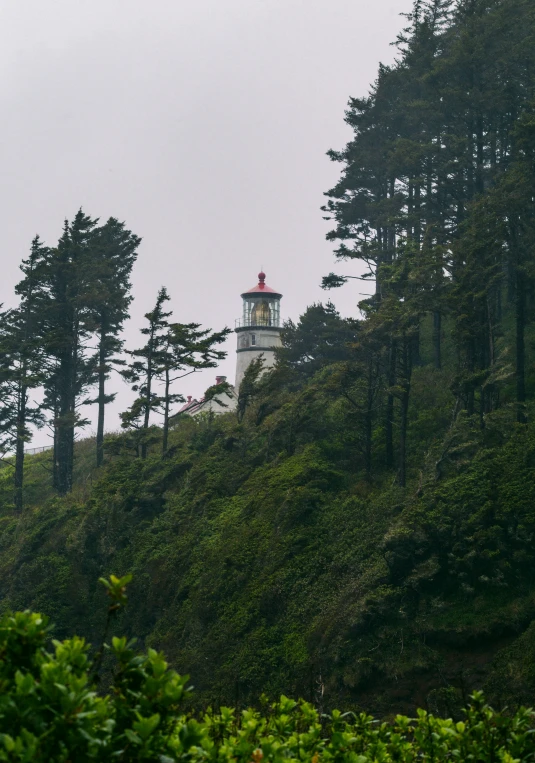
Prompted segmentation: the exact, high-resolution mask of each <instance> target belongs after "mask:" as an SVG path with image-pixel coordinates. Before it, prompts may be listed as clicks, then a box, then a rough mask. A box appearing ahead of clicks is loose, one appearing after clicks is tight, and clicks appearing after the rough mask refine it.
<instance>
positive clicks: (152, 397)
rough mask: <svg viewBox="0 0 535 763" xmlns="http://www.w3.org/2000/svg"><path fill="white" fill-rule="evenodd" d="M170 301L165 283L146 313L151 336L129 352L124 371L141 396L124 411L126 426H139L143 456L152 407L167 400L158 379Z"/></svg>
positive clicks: (123, 422)
mask: <svg viewBox="0 0 535 763" xmlns="http://www.w3.org/2000/svg"><path fill="white" fill-rule="evenodd" d="M168 301H169V295H168V293H167V289H166V288H165V287H164V286H162V288H161V289H160V291H159V292H158V296H157V298H156V304H155V305H154V308H153V309H152V310H151V311H150V312H148V313H145V318H146V320H147V322H148V326H146V327H144V328H142V329H141V333H142V334H143V336H146V337H147V341H146V343H145V344H144V345H143V347H140V348H139V349H137V350H129V351H128V355H130V357H131V358H133V360H132V362H131V363H130V364H129V365H128V366H127V368H125V369H124V370H123V371H121V373H122V375H123V378H124V379H125V380H126V381H127V382H129V383H130V384H131V386H132V390H133V391H134V392H136V393H137V397H136V399H135V400H134V402H133V403H132V405H131V406H130V407H129V408H128V410H127V411H125V412H124V413H122V414H121V422H122V423H121V426H122V427H123V429H131V428H133V429H137V430H138V432H139V434H140V438H139V448H140V455H141V458H146V456H147V444H148V438H147V435H148V430H149V422H150V414H151V411H155V410H158V408H159V407H160V406H161V404H162V402H163V400H162V398H161V397H160V396H158V395H157V393H156V389H155V387H156V382H157V380H158V377H159V375H160V374H161V373H162V371H163V367H162V360H163V356H164V354H165V347H166V345H167V335H168V330H169V323H168V321H167V318H168V317H169V316H170V315H171V312H165V310H164V305H165V303H166V302H168Z"/></svg>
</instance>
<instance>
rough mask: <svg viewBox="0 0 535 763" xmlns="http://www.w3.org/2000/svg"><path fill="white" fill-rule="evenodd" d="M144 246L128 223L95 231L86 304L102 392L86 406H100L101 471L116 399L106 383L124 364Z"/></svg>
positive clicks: (98, 454)
mask: <svg viewBox="0 0 535 763" xmlns="http://www.w3.org/2000/svg"><path fill="white" fill-rule="evenodd" d="M140 243H141V239H140V238H139V237H138V236H136V235H134V234H133V233H132V232H131V231H129V230H128V229H126V228H125V224H124V223H122V222H119V221H118V220H116V219H115V218H114V217H110V219H109V220H108V221H107V222H106V224H105V225H103V226H101V227H100V228H97V229H96V230H95V231H94V236H93V239H92V242H91V252H90V256H89V257H88V273H87V276H88V277H87V276H86V279H85V281H84V286H85V289H86V291H85V293H84V294H83V300H84V302H85V303H86V304H87V310H88V326H89V328H90V330H91V332H92V333H94V334H95V335H96V337H97V351H96V355H95V357H94V359H93V362H94V375H95V379H96V385H97V389H98V392H97V396H96V397H95V398H93V399H88V400H86V401H85V403H86V404H92V403H96V404H97V405H98V418H97V436H96V449H97V452H96V458H97V467H99V466H101V465H102V463H103V460H104V417H105V408H106V405H107V404H108V403H111V402H112V401H113V400H114V399H115V394H111V395H110V394H107V393H106V381H107V380H108V379H109V376H110V373H111V371H112V369H113V368H114V367H116V366H118V365H123V364H124V361H123V360H122V359H120V358H119V357H118V353H120V351H121V349H122V347H123V344H124V342H123V340H122V339H121V338H120V333H121V330H122V327H123V324H124V321H125V320H126V319H127V318H128V308H129V306H130V303H131V301H132V296H131V294H130V290H131V283H130V274H131V272H132V267H133V265H134V262H135V261H136V258H137V249H138V247H139V244H140Z"/></svg>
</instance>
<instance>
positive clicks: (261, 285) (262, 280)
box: [242, 271, 282, 297]
mask: <svg viewBox="0 0 535 763" xmlns="http://www.w3.org/2000/svg"><path fill="white" fill-rule="evenodd" d="M248 294H270V295H271V296H272V297H282V294H281V293H280V292H278V291H275V289H272V288H271V287H270V286H268V285H267V284H266V274H265V273H264V272H262V271H261V272H260V273H259V274H258V283H257V285H256V286H253V288H252V289H249V290H248V291H244V292H243V294H242V297H246V296H247V295H248Z"/></svg>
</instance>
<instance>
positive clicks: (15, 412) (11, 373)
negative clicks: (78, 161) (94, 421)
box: [0, 237, 49, 512]
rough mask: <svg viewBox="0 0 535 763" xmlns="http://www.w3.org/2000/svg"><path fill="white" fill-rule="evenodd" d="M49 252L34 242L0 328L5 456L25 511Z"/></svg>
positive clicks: (38, 416)
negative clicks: (14, 300)
mask: <svg viewBox="0 0 535 763" xmlns="http://www.w3.org/2000/svg"><path fill="white" fill-rule="evenodd" d="M48 254H49V251H48V249H47V248H46V247H45V246H44V245H43V244H42V243H41V241H40V240H39V238H38V237H35V238H34V240H33V241H32V245H31V249H30V255H29V257H28V259H27V260H24V261H23V263H22V265H21V270H22V271H23V273H24V278H23V279H22V280H21V281H20V282H19V284H18V285H17V286H16V293H17V294H18V296H19V298H20V302H19V305H18V307H16V308H14V309H12V310H9V311H6V312H5V313H4V314H3V315H2V319H1V326H0V358H1V360H0V364H1V376H2V380H1V386H2V397H3V400H2V421H1V422H0V430H1V431H2V433H3V445H4V452H5V450H6V449H7V450H10V451H13V452H14V455H15V463H14V504H15V508H16V510H17V511H19V512H20V511H22V508H23V481H24V446H25V445H26V443H27V442H28V441H29V439H30V436H31V430H30V427H31V426H34V427H35V426H37V427H40V426H42V424H43V415H42V412H41V409H40V406H39V405H35V404H33V405H32V404H31V402H30V394H31V392H32V390H35V389H36V388H37V387H39V386H40V385H41V384H42V383H43V381H44V378H45V357H44V352H43V342H42V339H43V325H42V320H41V308H42V305H43V292H42V290H41V284H40V278H41V276H42V272H43V268H44V266H45V264H46V261H47V257H48Z"/></svg>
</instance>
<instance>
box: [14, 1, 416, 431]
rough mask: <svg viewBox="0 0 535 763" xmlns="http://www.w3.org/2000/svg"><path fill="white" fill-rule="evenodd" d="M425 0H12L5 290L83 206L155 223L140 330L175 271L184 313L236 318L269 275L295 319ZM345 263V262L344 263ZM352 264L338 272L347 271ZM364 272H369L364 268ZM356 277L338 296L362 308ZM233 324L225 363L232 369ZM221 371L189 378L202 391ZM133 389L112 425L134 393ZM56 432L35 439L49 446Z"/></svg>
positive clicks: (175, 299) (326, 253) (141, 286)
mask: <svg viewBox="0 0 535 763" xmlns="http://www.w3.org/2000/svg"><path fill="white" fill-rule="evenodd" d="M411 5H412V2H411V0H152V2H149V0H0V61H1V72H2V75H1V78H0V82H1V88H2V94H1V95H2V105H3V109H2V112H3V119H2V128H3V129H2V132H3V140H2V143H1V148H0V151H1V152H2V175H3V182H2V186H1V191H0V193H1V207H2V212H3V215H2V217H3V220H2V225H1V226H0V253H1V257H2V270H1V272H2V281H1V283H0V302H2V301H3V302H4V303H5V304H11V303H12V302H13V285H14V284H15V283H16V282H17V281H18V280H19V270H18V266H19V263H20V260H21V259H22V257H25V256H26V255H27V252H28V248H29V244H30V241H31V239H32V238H33V236H34V235H35V234H36V233H39V235H40V236H41V237H42V238H43V239H44V240H45V241H46V243H48V244H54V243H56V241H57V239H58V237H59V235H60V233H61V226H62V222H63V219H64V218H65V217H68V218H72V217H73V215H74V214H75V212H76V210H77V209H78V208H79V207H80V206H82V207H83V209H84V211H85V212H86V213H88V214H90V215H92V216H95V217H97V216H99V217H101V218H103V219H106V218H107V217H109V216H114V217H118V218H119V219H121V220H124V221H125V222H126V223H127V225H128V227H129V228H131V229H132V230H133V231H134V232H135V233H137V234H138V235H140V236H142V238H143V243H142V246H141V248H140V253H139V259H138V262H137V264H136V266H135V272H134V276H133V284H134V297H135V301H134V303H133V306H132V311H131V312H132V320H131V321H130V322H129V324H128V326H127V329H126V332H125V333H126V338H127V343H128V346H130V347H135V346H139V342H140V337H139V334H138V328H139V326H140V325H141V323H142V316H143V314H144V313H145V312H147V311H148V310H149V309H150V308H151V307H152V305H153V302H154V300H155V297H156V292H157V290H158V288H159V287H160V286H161V285H165V286H166V287H167V288H168V290H169V292H170V295H171V298H172V302H171V308H172V309H173V310H174V319H175V320H177V321H181V322H189V321H198V322H200V323H202V324H203V325H205V326H207V327H211V328H213V329H220V328H222V327H223V326H224V325H228V326H231V327H233V326H234V319H235V318H237V317H238V316H239V315H240V309H241V299H240V296H239V295H240V293H241V292H242V291H244V290H246V289H248V288H250V287H251V286H252V285H253V284H254V283H255V282H256V275H257V273H258V271H259V269H260V267H261V266H263V268H264V270H265V271H266V273H267V283H268V284H269V285H270V286H272V287H274V288H276V289H277V290H280V291H281V292H282V293H283V294H284V298H283V301H282V308H283V315H284V316H285V317H292V318H294V319H295V318H297V317H298V316H299V314H300V313H302V312H303V310H304V309H305V308H306V306H307V305H308V304H311V303H312V302H314V301H321V300H322V301H326V299H327V297H328V295H327V294H326V293H325V292H322V290H321V289H320V288H319V283H320V281H321V277H322V276H323V275H325V274H326V273H328V272H329V271H330V270H332V269H333V260H332V256H331V254H330V252H331V250H332V245H331V244H329V243H328V242H326V241H325V233H326V230H327V229H328V226H327V224H326V223H325V222H324V221H323V220H322V216H321V212H320V210H319V207H320V206H321V204H322V203H324V198H323V192H324V191H326V190H327V189H328V188H329V187H330V186H331V185H332V184H333V183H334V182H335V181H336V178H337V177H338V175H339V167H338V166H337V165H335V164H331V162H330V161H329V159H328V158H327V157H326V156H325V152H326V151H327V149H329V148H340V147H342V146H343V145H344V144H345V143H346V142H347V140H348V138H349V137H350V133H349V130H348V128H347V127H346V126H345V124H344V122H343V112H344V108H345V106H346V103H347V100H348V97H349V96H350V95H354V96H361V95H365V94H366V93H367V91H368V89H369V85H370V82H372V81H373V80H374V78H375V76H376V73H377V66H378V63H379V61H383V62H384V63H388V62H390V61H391V60H392V59H393V55H394V50H393V49H392V47H390V42H391V41H392V40H394V39H395V36H396V34H397V32H398V31H399V29H400V28H401V26H402V23H403V21H404V20H403V19H402V18H400V16H399V14H400V13H401V12H404V11H407V10H409V8H410V7H411ZM345 270H346V272H348V271H347V267H346V269H345ZM338 272H340V271H338ZM353 272H355V271H353ZM367 289H368V286H367V284H365V283H364V284H362V283H361V282H353V284H352V285H348V286H346V287H345V288H344V289H342V290H340V291H336V292H331V293H330V296H331V298H332V299H333V301H334V302H335V303H336V304H337V306H338V307H339V309H340V310H341V312H342V313H343V314H344V315H349V314H353V315H354V314H355V313H356V303H357V301H358V300H359V299H360V298H361V297H360V295H359V293H358V292H361V291H366V290H367ZM234 348H235V337H234V335H233V336H232V337H231V341H230V342H229V344H228V351H229V356H228V358H227V360H226V361H225V362H224V363H223V364H222V366H221V367H220V369H219V371H217V373H222V374H227V376H228V377H229V381H233V379H234V367H235V355H234ZM215 374H216V371H215V370H213V371H206V372H203V373H202V374H198V375H195V376H193V377H189V378H188V379H187V380H185V382H184V385H183V388H182V390H181V391H182V392H183V394H184V395H187V394H193V395H195V396H200V395H202V392H203V391H204V389H205V388H206V387H207V386H209V385H210V384H211V383H212V382H213V380H214V378H215ZM115 387H116V388H117V389H118V390H120V394H119V397H118V400H117V402H116V404H114V405H113V406H109V409H110V411H109V417H108V428H116V427H117V426H118V417H117V413H118V411H120V410H123V409H124V408H125V407H126V405H127V404H128V402H129V400H130V396H129V392H128V389H127V387H126V386H125V385H123V384H122V383H116V384H115ZM47 441H48V438H47V436H46V434H45V433H44V432H43V433H40V434H38V435H37V436H36V438H35V441H34V444H37V445H39V444H46V443H47Z"/></svg>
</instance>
